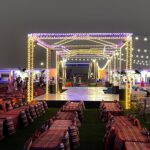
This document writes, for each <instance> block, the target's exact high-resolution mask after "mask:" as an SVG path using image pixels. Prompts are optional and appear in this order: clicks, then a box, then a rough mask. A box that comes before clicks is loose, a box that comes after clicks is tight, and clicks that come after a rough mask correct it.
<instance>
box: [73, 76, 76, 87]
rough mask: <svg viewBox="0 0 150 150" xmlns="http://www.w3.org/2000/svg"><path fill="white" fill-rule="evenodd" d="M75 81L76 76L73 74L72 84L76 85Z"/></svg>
mask: <svg viewBox="0 0 150 150" xmlns="http://www.w3.org/2000/svg"><path fill="white" fill-rule="evenodd" d="M76 82H77V78H76V76H73V85H76Z"/></svg>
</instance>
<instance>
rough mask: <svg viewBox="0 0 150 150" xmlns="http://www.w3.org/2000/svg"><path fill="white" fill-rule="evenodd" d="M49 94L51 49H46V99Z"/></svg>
mask: <svg viewBox="0 0 150 150" xmlns="http://www.w3.org/2000/svg"><path fill="white" fill-rule="evenodd" d="M48 95H49V49H48V48H47V49H46V100H48Z"/></svg>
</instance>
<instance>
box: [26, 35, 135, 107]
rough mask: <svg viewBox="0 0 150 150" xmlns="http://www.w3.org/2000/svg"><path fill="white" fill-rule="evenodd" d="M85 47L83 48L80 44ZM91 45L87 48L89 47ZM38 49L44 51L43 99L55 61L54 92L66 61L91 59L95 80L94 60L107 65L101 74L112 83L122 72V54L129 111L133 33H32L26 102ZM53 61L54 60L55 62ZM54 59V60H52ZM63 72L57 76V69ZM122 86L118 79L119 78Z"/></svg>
mask: <svg viewBox="0 0 150 150" xmlns="http://www.w3.org/2000/svg"><path fill="white" fill-rule="evenodd" d="M83 43H84V44H83ZM89 43H90V44H89ZM35 45H39V46H41V47H43V48H45V51H46V99H48V95H49V75H50V74H51V71H50V70H49V69H50V66H51V63H52V61H55V63H56V65H55V79H56V91H57V92H58V90H59V89H58V79H59V78H60V76H61V78H62V81H63V84H64V83H65V80H66V61H67V59H68V58H90V59H92V62H93V63H94V74H93V75H94V77H95V78H97V76H98V68H99V66H98V63H97V58H102V57H103V58H105V59H106V60H107V61H106V63H105V64H104V66H103V67H102V68H100V69H101V70H103V69H107V72H108V81H109V82H110V83H115V82H116V79H115V78H113V74H114V73H115V72H121V70H122V65H123V64H122V51H125V62H126V63H125V70H126V81H125V90H126V94H125V95H126V98H125V102H126V103H125V104H126V105H125V107H126V109H130V99H131V88H132V76H131V70H132V51H133V48H132V33H31V34H28V77H29V78H28V91H27V94H28V97H27V99H28V101H32V100H33V99H34V97H33V95H34V47H35ZM54 57H55V58H54ZM52 59H53V60H52ZM60 64H61V66H62V67H61V69H62V74H61V75H60V73H59V69H60ZM119 85H121V75H119Z"/></svg>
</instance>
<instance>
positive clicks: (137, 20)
mask: <svg viewBox="0 0 150 150" xmlns="http://www.w3.org/2000/svg"><path fill="white" fill-rule="evenodd" d="M149 15H150V0H1V1H0V52H1V53H0V68H2V67H3V68H4V67H7V68H8V67H25V66H26V62H27V59H26V54H27V48H26V47H27V45H26V44H27V38H26V37H27V34H28V33H30V32H133V33H135V34H137V35H148V34H149V31H150V19H149V18H150V17H149Z"/></svg>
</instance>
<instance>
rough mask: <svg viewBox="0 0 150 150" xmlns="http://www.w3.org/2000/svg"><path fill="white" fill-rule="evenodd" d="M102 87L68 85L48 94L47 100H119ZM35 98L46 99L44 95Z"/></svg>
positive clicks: (116, 95) (115, 95) (117, 96)
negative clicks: (63, 88) (106, 92)
mask: <svg viewBox="0 0 150 150" xmlns="http://www.w3.org/2000/svg"><path fill="white" fill-rule="evenodd" d="M103 89H105V88H104V87H69V88H68V89H67V90H66V91H64V92H63V93H60V94H59V93H57V94H49V96H48V100H49V101H50V100H58V101H68V100H69V101H79V100H82V101H102V100H105V101H113V100H119V95H118V94H105V93H104V92H103ZM35 99H36V100H46V96H45V95H41V96H38V97H36V98H35Z"/></svg>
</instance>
